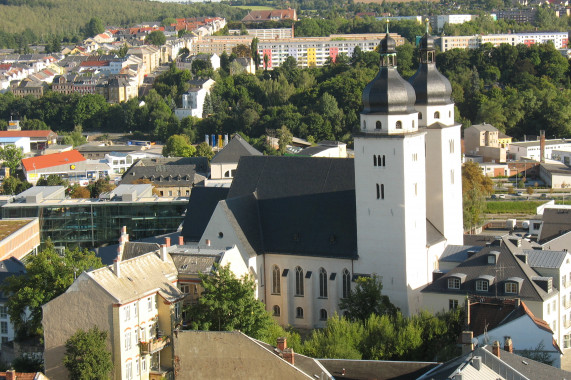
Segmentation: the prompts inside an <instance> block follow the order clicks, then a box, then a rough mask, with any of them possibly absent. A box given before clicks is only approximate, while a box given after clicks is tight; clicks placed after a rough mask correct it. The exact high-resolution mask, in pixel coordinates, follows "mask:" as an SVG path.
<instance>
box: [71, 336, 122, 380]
mask: <svg viewBox="0 0 571 380" xmlns="http://www.w3.org/2000/svg"><path fill="white" fill-rule="evenodd" d="M107 335H108V333H107V331H101V330H99V328H97V327H93V328H92V329H89V330H87V331H84V330H78V331H77V332H76V333H75V334H73V335H72V336H71V337H70V338H69V339H68V340H67V341H66V342H65V356H64V357H63V365H64V366H65V368H67V370H68V371H69V374H70V376H71V378H72V379H81V380H100V379H109V375H110V373H111V370H112V369H113V361H112V359H111V352H109V351H108V350H107Z"/></svg>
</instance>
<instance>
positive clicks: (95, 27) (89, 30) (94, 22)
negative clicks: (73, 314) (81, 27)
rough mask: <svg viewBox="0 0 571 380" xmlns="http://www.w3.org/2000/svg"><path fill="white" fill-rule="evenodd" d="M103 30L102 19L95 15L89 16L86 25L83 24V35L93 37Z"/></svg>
mask: <svg viewBox="0 0 571 380" xmlns="http://www.w3.org/2000/svg"><path fill="white" fill-rule="evenodd" d="M104 31H105V27H104V26H103V21H101V19H99V18H97V17H93V18H91V20H89V22H88V23H87V25H85V36H86V37H94V36H96V35H98V34H100V33H103V32H104Z"/></svg>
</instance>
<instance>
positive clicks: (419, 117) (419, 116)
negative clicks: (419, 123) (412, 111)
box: [418, 112, 422, 120]
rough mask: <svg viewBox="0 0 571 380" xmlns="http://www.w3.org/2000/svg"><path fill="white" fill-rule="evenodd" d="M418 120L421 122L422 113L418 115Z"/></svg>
mask: <svg viewBox="0 0 571 380" xmlns="http://www.w3.org/2000/svg"><path fill="white" fill-rule="evenodd" d="M418 120H422V112H419V113H418Z"/></svg>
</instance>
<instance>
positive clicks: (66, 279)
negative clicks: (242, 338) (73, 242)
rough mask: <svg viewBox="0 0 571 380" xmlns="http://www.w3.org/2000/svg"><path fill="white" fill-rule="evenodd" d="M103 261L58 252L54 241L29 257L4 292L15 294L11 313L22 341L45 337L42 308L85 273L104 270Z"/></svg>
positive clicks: (85, 253) (78, 252)
mask: <svg viewBox="0 0 571 380" xmlns="http://www.w3.org/2000/svg"><path fill="white" fill-rule="evenodd" d="M101 266H102V264H101V259H100V258H98V257H96V256H95V253H93V252H90V251H87V250H83V251H82V250H79V248H75V249H74V250H69V249H66V250H65V251H64V252H63V254H60V253H58V251H56V249H55V247H54V246H53V244H52V243H51V242H48V243H46V248H45V249H43V250H42V251H40V252H39V253H38V254H37V255H35V256H34V255H30V256H28V262H27V264H26V273H25V274H23V275H19V276H12V277H9V278H7V279H6V282H5V283H4V284H3V285H2V287H1V289H2V291H3V292H5V293H6V294H12V296H11V297H10V299H9V300H8V303H7V306H8V314H9V315H10V320H11V321H12V323H14V328H15V330H16V332H17V336H18V337H19V338H24V337H27V336H41V335H42V305H44V304H46V303H47V302H49V301H51V300H52V299H54V298H56V297H57V296H59V295H60V294H62V293H64V292H65V291H66V290H67V288H68V287H69V286H70V285H71V284H72V283H73V281H74V280H75V278H76V277H77V276H79V275H80V274H81V273H82V272H83V271H87V270H90V269H95V268H99V267H101Z"/></svg>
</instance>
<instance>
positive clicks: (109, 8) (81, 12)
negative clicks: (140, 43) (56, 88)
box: [0, 0, 247, 36]
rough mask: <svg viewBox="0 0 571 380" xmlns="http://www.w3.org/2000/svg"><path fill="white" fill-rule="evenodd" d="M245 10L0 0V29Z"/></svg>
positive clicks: (110, 0) (230, 15)
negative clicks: (0, 17)
mask: <svg viewBox="0 0 571 380" xmlns="http://www.w3.org/2000/svg"><path fill="white" fill-rule="evenodd" d="M246 13H247V11H246V10H243V9H238V8H232V7H230V6H228V5H222V4H219V3H207V4H203V3H199V4H197V3H193V4H188V5H187V4H172V3H161V2H156V1H138V0H98V1H93V0H0V15H2V22H1V23H0V31H2V32H6V33H10V34H12V33H21V32H23V31H24V30H26V29H30V30H31V31H32V32H33V33H34V34H36V35H37V36H47V35H49V34H58V35H60V36H73V35H76V34H79V33H80V30H81V28H83V27H84V26H85V24H87V23H88V22H89V20H90V19H91V18H92V17H96V18H99V19H101V20H102V21H103V24H104V25H118V26H123V25H129V24H133V23H139V22H142V21H154V20H162V19H163V18H166V17H197V16H220V17H226V18H227V19H240V18H242V17H243V16H244V15H246Z"/></svg>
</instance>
